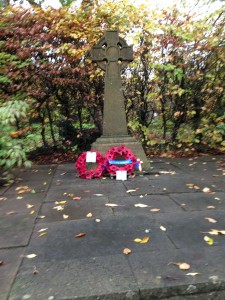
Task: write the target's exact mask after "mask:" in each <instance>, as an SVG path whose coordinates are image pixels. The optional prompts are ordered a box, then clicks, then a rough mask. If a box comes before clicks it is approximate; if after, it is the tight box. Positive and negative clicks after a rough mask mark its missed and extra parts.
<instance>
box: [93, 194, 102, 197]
mask: <svg viewBox="0 0 225 300" xmlns="http://www.w3.org/2000/svg"><path fill="white" fill-rule="evenodd" d="M94 196H97V197H102V196H104V195H103V194H94Z"/></svg>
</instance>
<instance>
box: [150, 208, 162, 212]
mask: <svg viewBox="0 0 225 300" xmlns="http://www.w3.org/2000/svg"><path fill="white" fill-rule="evenodd" d="M150 211H151V212H157V211H160V208H152V209H150Z"/></svg>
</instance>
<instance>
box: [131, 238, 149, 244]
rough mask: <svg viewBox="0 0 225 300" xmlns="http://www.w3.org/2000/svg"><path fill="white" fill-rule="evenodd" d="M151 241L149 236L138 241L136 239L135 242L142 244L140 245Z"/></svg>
mask: <svg viewBox="0 0 225 300" xmlns="http://www.w3.org/2000/svg"><path fill="white" fill-rule="evenodd" d="M149 239H150V238H149V237H148V236H146V237H144V238H143V239H140V238H136V239H134V242H135V243H140V244H146V243H148V241H149Z"/></svg>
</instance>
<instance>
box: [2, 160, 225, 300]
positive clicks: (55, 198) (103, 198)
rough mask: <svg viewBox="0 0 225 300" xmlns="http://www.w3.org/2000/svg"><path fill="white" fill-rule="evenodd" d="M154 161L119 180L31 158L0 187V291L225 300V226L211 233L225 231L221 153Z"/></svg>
mask: <svg viewBox="0 0 225 300" xmlns="http://www.w3.org/2000/svg"><path fill="white" fill-rule="evenodd" d="M151 167H152V170H151V172H150V173H149V174H145V175H144V176H140V175H137V176H135V177H133V178H129V179H128V180H127V181H123V182H122V181H116V180H115V179H110V178H109V177H106V178H104V179H94V180H84V179H80V178H79V177H78V175H77V174H76V171H75V167H74V163H71V164H62V165H51V166H50V165H47V166H46V165H45V166H33V168H32V169H31V170H22V171H21V172H18V174H17V176H16V180H15V182H14V183H13V184H12V185H10V186H4V187H0V216H1V218H0V300H24V299H31V300H53V299H54V300H56V299H57V300H59V299H60V300H72V299H171V300H178V299H179V300H181V299H200V300H201V299H225V272H224V261H225V235H223V234H218V235H210V234H209V233H208V232H209V231H211V230H212V229H217V230H220V231H225V184H224V183H225V156H215V157H212V156H202V157H197V158H192V159H153V161H152V162H151ZM206 188H207V189H206ZM106 204H108V205H109V206H107V205H106ZM111 204H116V205H117V206H110V205H111ZM137 204H138V206H141V207H137ZM90 213H91V214H92V216H91V215H90ZM88 214H89V216H91V217H89V218H88V217H87V215H88ZM206 218H208V219H206ZM209 218H210V219H209ZM212 219H213V220H214V222H215V223H212V222H210V221H212ZM79 233H85V234H86V235H85V236H83V237H80V238H76V237H75V236H76V235H77V234H79ZM222 233H223V232H222ZM205 236H208V237H209V238H212V239H213V245H209V244H208V243H207V242H206V241H205V240H204V237H205ZM144 237H149V241H148V242H147V243H136V242H134V239H136V238H139V239H143V238H144ZM124 248H129V249H130V250H131V253H130V254H128V255H126V254H124V253H123V250H124ZM32 254H33V255H32ZM30 255H31V257H30ZM183 262H184V263H187V264H189V265H190V269H188V270H182V269H180V268H179V263H183ZM196 273H197V274H196ZM190 274H191V275H190Z"/></svg>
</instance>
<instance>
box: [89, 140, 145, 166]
mask: <svg viewBox="0 0 225 300" xmlns="http://www.w3.org/2000/svg"><path fill="white" fill-rule="evenodd" d="M121 145H125V146H126V147H127V148H128V149H131V150H132V152H133V153H134V155H135V156H136V157H137V158H139V159H140V160H142V162H143V164H142V169H143V171H145V172H149V170H150V163H149V161H148V159H147V157H146V155H145V152H144V149H143V147H142V145H141V143H140V142H138V141H136V140H135V138H133V137H131V136H129V135H124V136H101V137H100V138H98V139H97V140H96V141H95V142H94V143H93V144H92V146H91V150H96V151H99V152H101V153H102V154H106V152H107V151H108V150H109V149H110V148H112V147H119V146H121Z"/></svg>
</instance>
